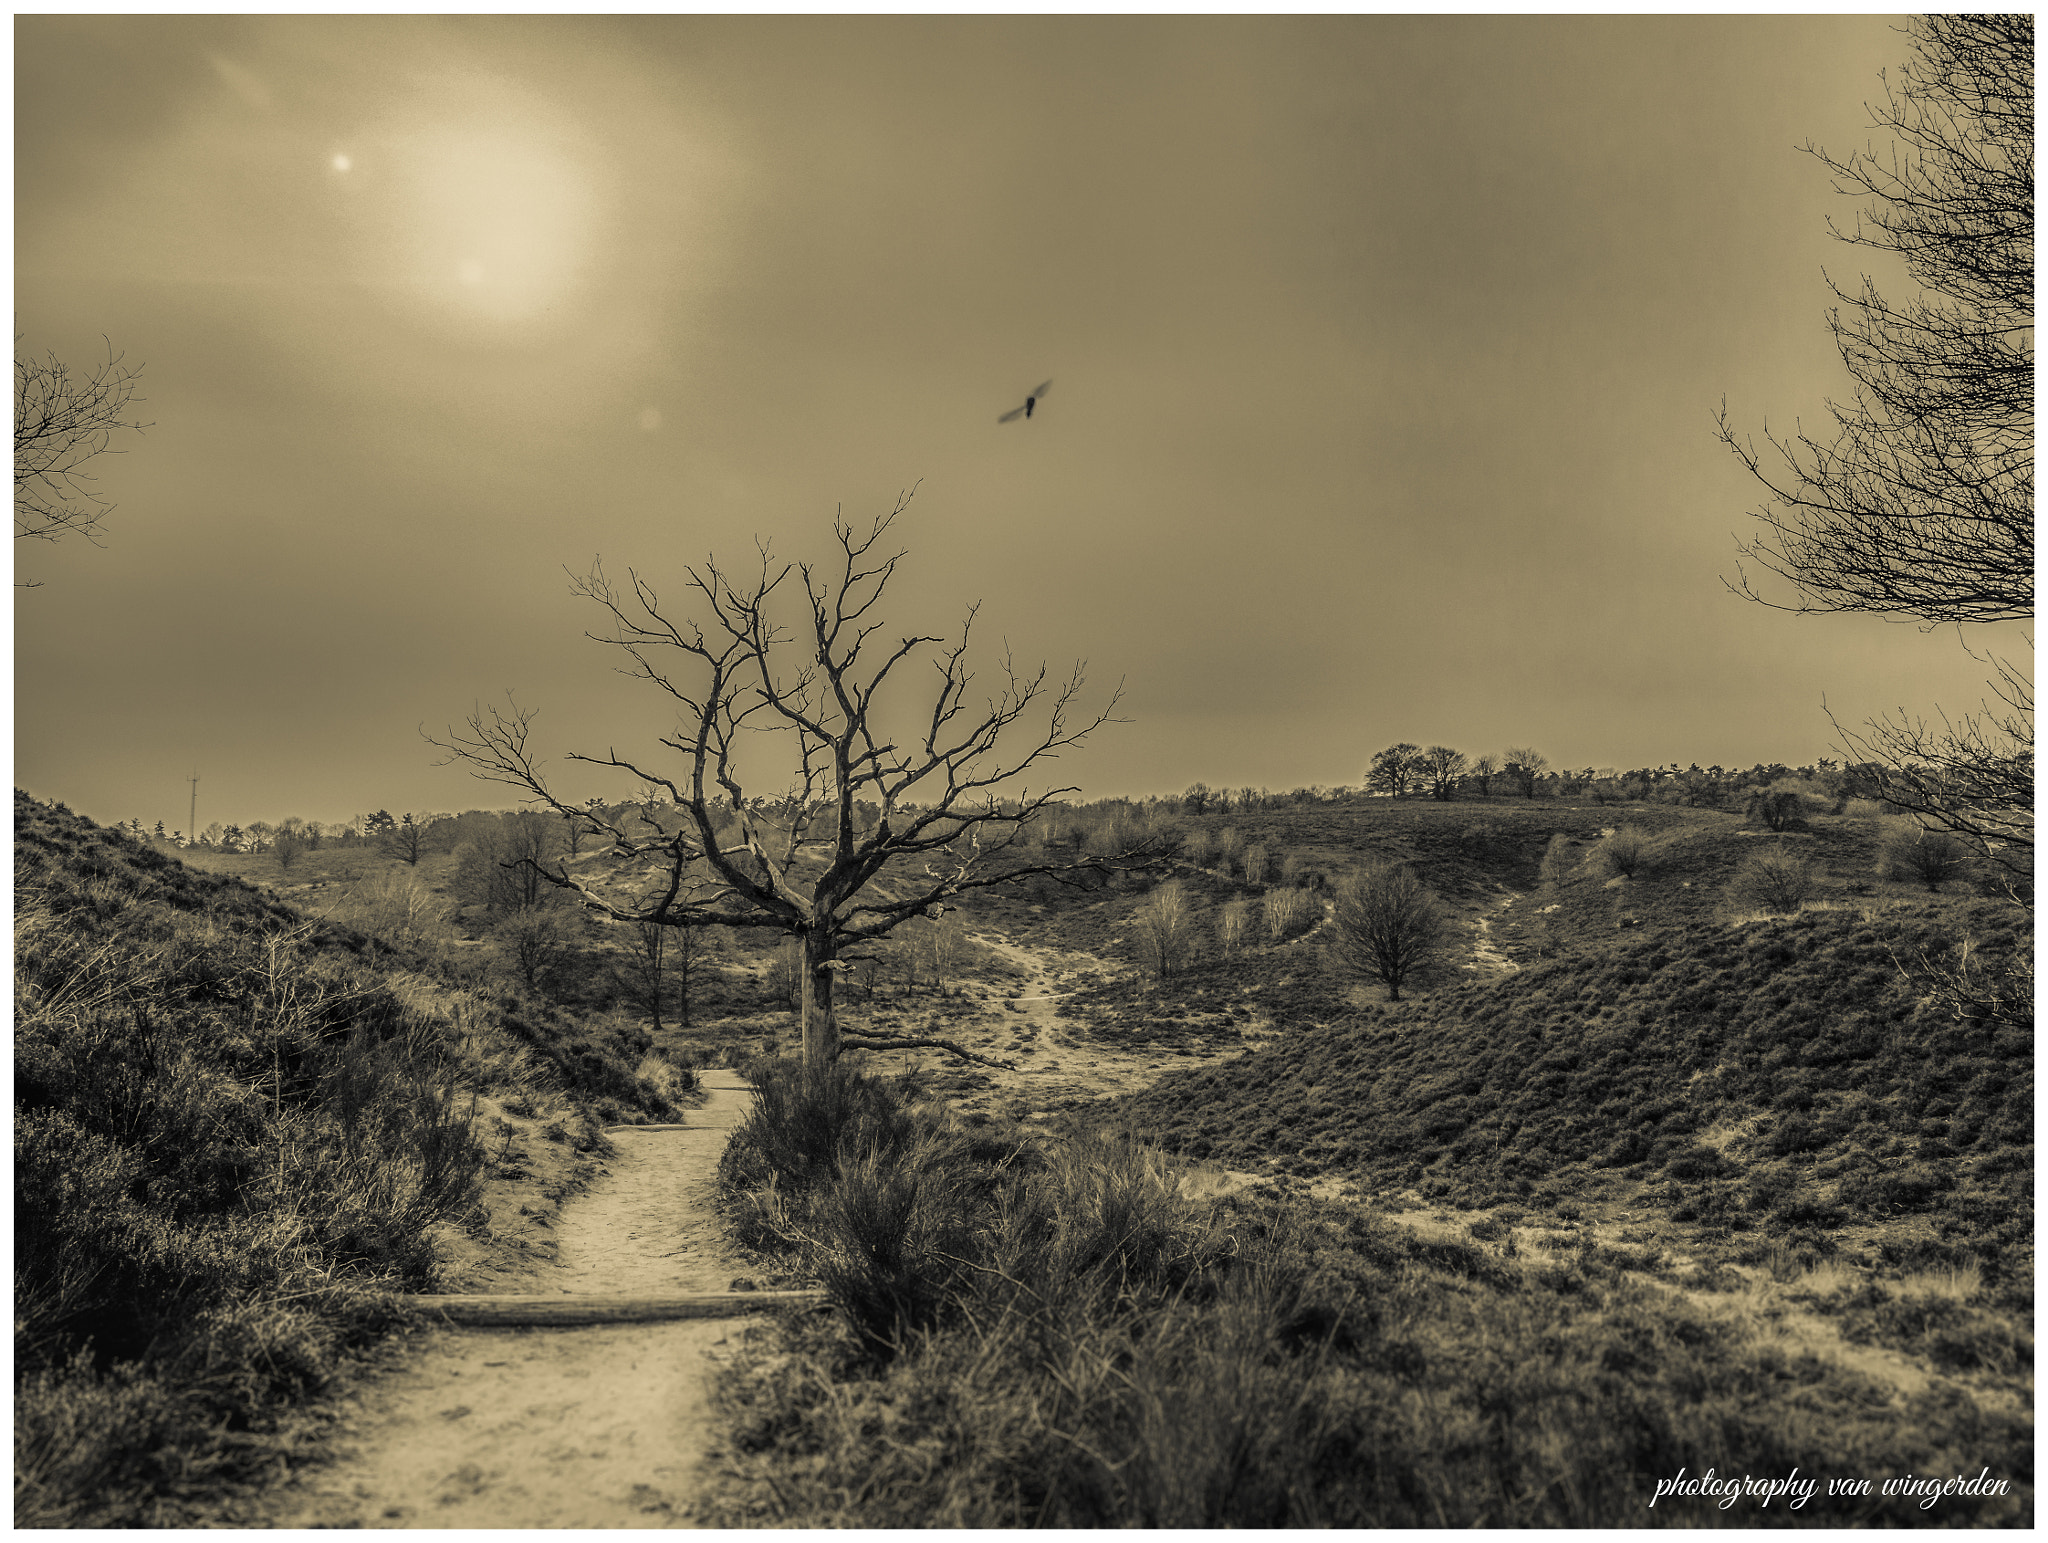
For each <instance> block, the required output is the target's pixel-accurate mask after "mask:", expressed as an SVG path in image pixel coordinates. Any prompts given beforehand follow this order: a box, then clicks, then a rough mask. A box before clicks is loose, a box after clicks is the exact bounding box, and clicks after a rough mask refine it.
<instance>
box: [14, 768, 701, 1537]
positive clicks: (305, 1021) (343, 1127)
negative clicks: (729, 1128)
mask: <svg viewBox="0 0 2048 1543" xmlns="http://www.w3.org/2000/svg"><path fill="white" fill-rule="evenodd" d="M15 834H16V957H15V969H16V1019H15V1073H16V1076H15V1165H16V1202H15V1224H16V1231H15V1261H16V1341H15V1349H16V1373H17V1383H16V1520H17V1522H18V1523H21V1524H43V1525H52V1524H56V1525H66V1524H69V1525H79V1524H94V1525H123V1524H126V1525H133V1524H137V1523H144V1524H150V1523H155V1524H162V1523H167V1522H169V1523H174V1522H189V1521H193V1520H202V1519H207V1518H209V1517H210V1516H212V1515H213V1514H214V1513H213V1512H212V1511H211V1510H210V1509H209V1508H210V1507H211V1506H212V1505H213V1504H214V1503H215V1501H216V1499H217V1497H218V1496H219V1494H220V1493H221V1491H222V1486H223V1485H224V1484H228V1483H231V1482H233V1481H235V1480H238V1479H242V1478H246V1477H249V1476H251V1475H253V1474H255V1473H257V1472H260V1471H263V1470H264V1469H265V1468H266V1467H268V1466H269V1465H271V1464H274V1463H275V1462H277V1461H280V1460H282V1459H284V1458H286V1457H288V1456H289V1455H290V1454H291V1452H292V1451H293V1450H294V1442H295V1437H294V1435H293V1432H294V1431H295V1430H297V1429H298V1428H299V1422H298V1415H297V1411H298V1410H300V1409H301V1408H302V1407H303V1405H304V1401H305V1400H306V1398H307V1397H308V1396H309V1395H311V1394H314V1393H317V1392H318V1391H320V1390H321V1389H322V1388H324V1387H326V1386H327V1385H329V1384H330V1383H331V1381H332V1380H333V1379H334V1377H335V1376H336V1375H337V1374H338V1373H339V1372H340V1371H341V1370H342V1368H343V1367H344V1366H345V1365H346V1364H347V1362H348V1360H349V1358H350V1357H351V1356H352V1355H353V1354H355V1353H357V1352H358V1351H361V1350H362V1349H364V1348H366V1347H367V1346H369V1345H370V1344H372V1343H373V1342H374V1341H375V1340H376V1339H377V1337H378V1336H379V1335H380V1334H382V1333H383V1332H385V1331H386V1330H387V1329H388V1328H389V1327H391V1326H392V1323H393V1321H394V1320H393V1317H392V1314H391V1312H390V1310H389V1309H388V1307H387V1306H385V1305H384V1301H383V1294H384V1293H385V1292H387V1291H389V1290H392V1289H418V1288H421V1287H424V1286H428V1285H431V1284H432V1283H434V1282H435V1281H436V1279H437V1278H438V1276H439V1274H440V1272H441V1270H442V1267H443V1254H444V1249H443V1247H442V1246H441V1242H440V1240H441V1239H443V1238H446V1239H450V1240H454V1239H456V1238H457V1236H458V1233H457V1232H450V1231H449V1230H448V1229H449V1228H450V1227H451V1225H454V1226H456V1227H457V1228H458V1231H459V1227H460V1225H461V1224H465V1223H467V1222H469V1221H471V1220H477V1219H480V1213H479V1212H478V1211H477V1200H478V1196H479V1194H480V1192H481V1187H482V1186H484V1185H487V1184H488V1183H489V1182H490V1179H491V1176H492V1172H493V1170H492V1165H491V1164H490V1163H489V1161H488V1154H487V1153H486V1151H485V1149H484V1147H483V1145H482V1144H481V1142H480V1141H479V1139H478V1138H479V1136H482V1135H500V1134H501V1133H499V1132H497V1131H495V1130H493V1131H489V1132H486V1131H481V1130H479V1129H477V1128H476V1127H477V1125H478V1114H479V1112H480V1110H483V1109H505V1110H511V1109H517V1108H525V1109H526V1110H527V1111H528V1112H529V1113H532V1112H534V1111H535V1110H536V1108H537V1104H536V1100H553V1099H556V1098H560V1099H565V1100H567V1101H568V1103H569V1104H570V1105H571V1106H572V1108H580V1110H581V1111H583V1112H582V1115H581V1117H580V1123H582V1124H583V1126H584V1127H585V1129H584V1132H583V1134H582V1135H581V1136H580V1137H572V1136H571V1135H570V1133H569V1132H567V1131H564V1132H563V1133H562V1134H563V1136H564V1138H565V1140H569V1139H576V1140H581V1141H582V1142H584V1143H585V1144H586V1145H587V1144H588V1143H589V1141H590V1139H591V1136H592V1135H593V1134H594V1132H593V1130H592V1129H591V1126H590V1118H591V1116H592V1115H593V1114H597V1115H599V1116H600V1117H602V1115H603V1111H606V1110H612V1111H617V1110H618V1109H619V1108H620V1107H621V1106H622V1105H625V1106H630V1107H631V1109H632V1110H634V1111H636V1112H640V1113H643V1114H653V1115H655V1116H657V1117H659V1116H661V1115H665V1114H667V1113H668V1112H669V1110H670V1106H669V1105H668V1103H667V1102H666V1100H665V1099H664V1097H663V1096H662V1095H661V1094H660V1093H659V1092H657V1091H656V1090H655V1089H654V1088H652V1087H649V1086H647V1085H646V1084H645V1083H644V1082H643V1081H642V1080H641V1079H640V1078H639V1077H638V1076H637V1075H636V1074H635V1062H636V1061H637V1059H638V1049H637V1047H635V1046H631V1045H624V1044H619V1043H614V1042H612V1038H610V1037H593V1036H591V1035H589V1034H587V1033H584V1032H582V1031H581V1030H580V1028H579V1026H578V1025H577V1024H576V1023H574V1022H573V1021H572V1020H569V1019H568V1018H566V1017H565V1016H564V1015H562V1014H560V1013H558V1012H555V1011H553V1010H550V1009H547V1008H545V1007H542V1006H539V1005H537V1004H534V1003H532V1002H530V1001H523V1000H520V999H517V998H514V997H509V996H502V995H493V994H489V993H479V992H476V991H470V990H466V989H462V988H461V987H460V986H459V985H458V984H457V983H454V982H451V981H448V980H445V979H442V978H440V977H438V976H437V975H436V973H435V971H434V970H433V969H432V968H431V967H429V966H428V964H427V962H426V961H425V960H423V959H421V958H418V957H416V956H411V955H408V954H406V953H405V952H404V951H403V950H396V949H392V948H390V947H389V946H385V945H373V943H372V941H371V940H369V939H366V938H365V937H363V936H362V935H361V934H358V933H354V932H351V931H349V930H348V929H346V928H341V927H337V926H334V925H332V924H328V923H322V922H318V921H315V920H311V919H309V918H307V917H305V916H304V915H303V914H302V913H300V912H298V911H297V910H296V909H294V908H293V907H291V906H289V905H286V904H284V903H282V902H280V901H278V900H276V899H274V898H272V897H269V896H266V895H264V894H262V893H260V892H258V891H257V890H255V889H253V888H251V887H250V886H249V885H247V884H246V883H243V882H242V881H240V880H238V879H235V878H232V877H227V876H222V875H215V874H206V873H200V872H196V871H194V870H192V869H190V868H187V867H186V866H185V865H184V864H182V863H180V862H178V861H177V860H175V859H174V858H172V857H170V856H169V855H167V854H166V853H164V852H162V851H159V850H157V849H156V848H155V847H153V846H152V845H150V844H148V843H144V842H137V841H134V840H131V839H130V838H129V837H127V836H125V835H123V834H122V833H120V832H117V831H111V830H103V829H100V828H98V827H97V826H95V825H93V824H92V823H91V822H90V821H87V820H84V819H81V818H79V817H77V816H75V815H72V814H71V813H70V812H69V811H67V810H65V809H63V808H62V807H61V806H48V805H43V804H39V803H37V802H36V801H34V800H33V799H30V798H27V797H26V796H25V795H22V794H19V793H17V795H16V803H15ZM490 1093H495V1094H497V1095H499V1097H497V1098H495V1099H489V1100H486V1099H485V1095H486V1094H490ZM571 1117H572V1119H575V1118H577V1116H575V1115H573V1114H572V1116H571ZM499 1123H504V1122H502V1121H501V1122H499ZM505 1149H506V1150H507V1151H508V1152H509V1150H510V1143H509V1142H506V1143H505Z"/></svg>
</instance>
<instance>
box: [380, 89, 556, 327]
mask: <svg viewBox="0 0 2048 1543" xmlns="http://www.w3.org/2000/svg"><path fill="white" fill-rule="evenodd" d="M412 148H413V149H414V152H415V154H414V155H413V156H412V157H409V159H410V160H411V161H412V171H413V177H412V179H411V180H412V183H413V196H414V199H415V206H414V211H413V215H414V219H415V220H416V222H417V223H416V225H415V226H414V233H415V240H416V242H417V252H416V256H417V259H418V260H419V262H420V264H421V266H420V269H419V270H418V271H419V272H420V276H421V278H423V279H424V280H425V281H426V282H427V283H428V284H429V286H432V285H434V284H436V283H437V282H438V283H439V284H443V285H445V284H447V282H448V279H449V278H451V277H452V278H453V279H454V280H455V284H454V287H453V290H452V291H450V293H451V294H452V295H453V296H454V297H457V298H458V299H459V302H460V304H461V305H462V306H463V308H464V309H466V310H470V311H474V312H478V313H481V314H482V315H485V316H487V317H490V318H493V319H496V320H503V321H515V320H520V319H523V318H525V317H529V316H532V315H533V314H535V313H536V312H538V311H540V310H541V309H542V308H544V307H546V306H548V305H550V304H551V303H553V302H554V301H555V300H557V299H558V298H560V297H561V296H562V295H563V294H565V293H566V292H567V291H569V290H570V289H572V288H573V287H574V286H575V285H576V284H577V282H578V281H579V280H580V278H581V277H582V271H583V269H584V267H585V265H586V264H587V262H588V260H589V258H590V255H591V248H592V244H593V234H594V232H593V225H594V222H595V209H594V203H595V200H594V198H593V196H592V192H591V188H590V182H589V179H588V177H587V176H585V175H584V173H583V171H582V169H581V168H580V167H579V166H578V165H577V164H576V162H575V161H574V159H572V157H571V156H570V155H569V154H567V153H566V152H564V151H563V150H561V149H559V148H557V147H556V146H555V145H552V144H550V143H548V142H547V141H545V140H544V139H542V138H540V137H538V136H529V135H526V134H523V133H522V132H521V131H520V129H519V128H518V127H516V126H514V127H509V128H506V129H501V130H491V129H487V128H473V127H463V128H449V129H443V130H440V131H437V132H429V133H426V134H423V135H422V136H421V138H420V139H419V140H418V141H417V142H416V143H415V145H414V146H413V147H412Z"/></svg>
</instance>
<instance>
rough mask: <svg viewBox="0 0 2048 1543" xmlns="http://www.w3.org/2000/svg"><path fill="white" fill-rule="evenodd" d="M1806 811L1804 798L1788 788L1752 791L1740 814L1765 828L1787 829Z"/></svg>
mask: <svg viewBox="0 0 2048 1543" xmlns="http://www.w3.org/2000/svg"><path fill="white" fill-rule="evenodd" d="M1805 813H1806V800H1805V799H1803V798H1801V797H1800V796H1799V794H1797V793H1794V792H1791V791H1789V790H1784V791H1776V792H1774V791H1772V790H1770V789H1768V788H1767V789H1764V790H1762V791H1759V792H1756V793H1752V794H1751V795H1750V797H1749V803H1748V805H1747V806H1746V807H1745V808H1744V809H1743V811H1742V815H1743V818H1744V819H1746V820H1750V821H1753V822H1755V823H1756V824H1758V825H1761V826H1763V827H1764V829H1766V830H1775V831H1782V830H1789V829H1791V828H1792V826H1793V825H1794V824H1795V823H1796V822H1797V821H1798V820H1799V819H1800V818H1801V817H1802V816H1804V815H1805Z"/></svg>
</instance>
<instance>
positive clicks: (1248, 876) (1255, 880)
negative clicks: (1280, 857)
mask: <svg viewBox="0 0 2048 1543" xmlns="http://www.w3.org/2000/svg"><path fill="white" fill-rule="evenodd" d="M1271 865H1272V854H1271V853H1269V852H1268V851H1267V850H1266V843H1265V842H1263V841H1254V842H1253V843H1252V844H1251V845H1250V846H1248V847H1246V848H1245V849H1244V881H1245V883H1247V884H1263V883H1265V882H1266V874H1267V872H1268V871H1269V870H1270V868H1271Z"/></svg>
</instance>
